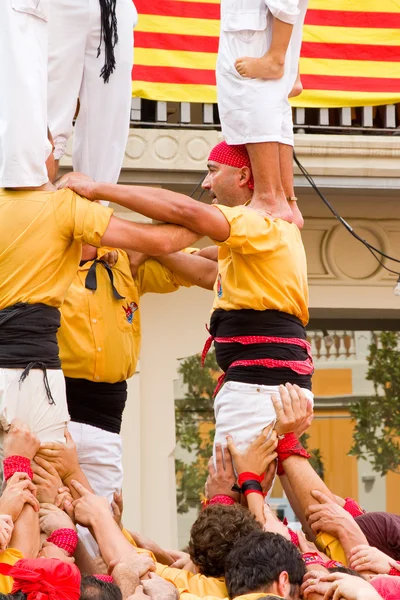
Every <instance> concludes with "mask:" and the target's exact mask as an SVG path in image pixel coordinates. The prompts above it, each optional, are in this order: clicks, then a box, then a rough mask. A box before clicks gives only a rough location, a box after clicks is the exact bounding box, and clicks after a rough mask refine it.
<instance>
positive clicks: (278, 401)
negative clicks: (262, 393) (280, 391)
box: [271, 394, 283, 419]
mask: <svg viewBox="0 0 400 600" xmlns="http://www.w3.org/2000/svg"><path fill="white" fill-rule="evenodd" d="M271 400H272V404H273V405H274V409H275V412H276V418H277V419H279V417H280V416H281V415H282V413H283V406H282V401H281V399H280V398H279V397H278V396H276V395H275V394H272V395H271Z"/></svg>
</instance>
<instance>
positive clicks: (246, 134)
mask: <svg viewBox="0 0 400 600" xmlns="http://www.w3.org/2000/svg"><path fill="white" fill-rule="evenodd" d="M243 2H244V0H225V1H224V2H223V3H222V5H221V32H220V40H219V50H218V60H217V69H216V75H217V91H218V107H219V114H220V118H221V125H222V133H223V135H224V138H225V140H226V142H227V143H228V144H247V143H260V142H279V143H281V144H287V145H291V146H293V121H292V110H291V107H290V104H289V100H288V95H289V93H290V91H291V90H292V88H293V85H294V82H295V80H296V76H297V70H298V63H299V57H300V49H301V39H302V30H303V23H304V18H305V15H306V12H307V5H308V0H299V2H298V8H299V15H298V17H297V19H296V22H295V25H294V29H293V34H292V39H291V42H290V45H289V49H288V52H287V55H286V62H285V71H284V76H283V77H282V78H281V79H276V80H267V79H250V78H246V77H242V76H241V75H239V73H238V72H237V70H236V68H235V61H236V59H237V58H240V57H242V56H250V57H253V58H260V57H261V56H263V55H264V54H266V52H267V51H268V48H269V46H270V44H271V38H272V21H273V15H272V13H271V12H270V11H269V10H268V9H267V6H266V4H268V3H265V0H250V5H249V0H245V2H246V8H243V6H242V4H243ZM288 3H289V4H290V1H289V2H288ZM275 4H276V3H275ZM281 4H282V5H284V4H285V2H281ZM286 4H287V2H286Z"/></svg>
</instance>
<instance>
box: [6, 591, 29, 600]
mask: <svg viewBox="0 0 400 600" xmlns="http://www.w3.org/2000/svg"><path fill="white" fill-rule="evenodd" d="M0 600H26V594H24V592H15V594H0Z"/></svg>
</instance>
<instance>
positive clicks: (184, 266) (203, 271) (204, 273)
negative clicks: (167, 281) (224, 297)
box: [158, 252, 218, 290]
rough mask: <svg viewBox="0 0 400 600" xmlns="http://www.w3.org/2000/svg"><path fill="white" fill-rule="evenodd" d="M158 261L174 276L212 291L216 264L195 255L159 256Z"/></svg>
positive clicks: (216, 271) (178, 253)
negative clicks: (174, 274)
mask: <svg viewBox="0 0 400 600" xmlns="http://www.w3.org/2000/svg"><path fill="white" fill-rule="evenodd" d="M158 261H159V262H160V263H161V264H162V265H164V266H165V267H167V268H168V269H170V270H171V271H172V272H173V273H176V275H178V276H179V275H180V276H181V277H184V278H185V279H186V281H189V282H190V283H191V284H193V285H198V286H199V287H202V288H204V289H206V290H212V289H213V287H214V283H215V280H216V278H217V275H218V263H216V262H215V261H213V260H210V259H208V258H203V257H202V256H197V255H196V254H186V253H185V252H175V253H174V254H167V255H165V256H160V257H159V258H158Z"/></svg>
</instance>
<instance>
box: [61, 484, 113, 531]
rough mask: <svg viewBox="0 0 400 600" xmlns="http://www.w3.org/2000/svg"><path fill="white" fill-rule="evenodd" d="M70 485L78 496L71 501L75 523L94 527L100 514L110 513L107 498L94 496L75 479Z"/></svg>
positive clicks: (99, 518)
mask: <svg viewBox="0 0 400 600" xmlns="http://www.w3.org/2000/svg"><path fill="white" fill-rule="evenodd" d="M71 485H72V487H73V488H74V489H75V490H76V491H77V492H78V494H79V496H80V498H79V499H78V500H75V501H74V502H73V503H72V506H73V510H74V516H75V521H76V522H77V523H79V524H80V525H83V526H84V527H94V525H95V524H96V522H99V520H101V515H102V514H103V515H104V514H106V515H110V504H109V502H108V500H107V498H103V497H102V496H96V494H93V492H90V491H89V490H87V489H86V488H85V487H84V486H83V485H81V484H80V483H78V482H77V481H75V480H72V481H71ZM66 508H67V509H68V507H66ZM68 512H69V511H68Z"/></svg>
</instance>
